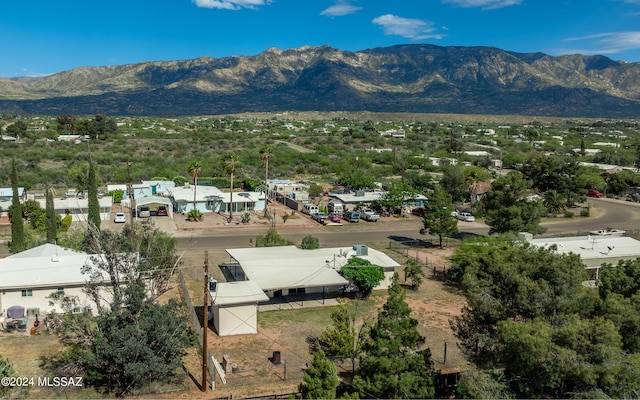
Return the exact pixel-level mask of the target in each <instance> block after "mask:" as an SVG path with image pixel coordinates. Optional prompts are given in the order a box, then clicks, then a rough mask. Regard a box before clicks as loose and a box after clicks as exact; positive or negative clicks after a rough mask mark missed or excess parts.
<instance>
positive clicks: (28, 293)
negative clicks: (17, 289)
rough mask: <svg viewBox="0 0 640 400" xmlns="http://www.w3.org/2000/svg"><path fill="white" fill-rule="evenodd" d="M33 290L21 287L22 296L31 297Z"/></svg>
mask: <svg viewBox="0 0 640 400" xmlns="http://www.w3.org/2000/svg"><path fill="white" fill-rule="evenodd" d="M32 296H33V291H32V290H31V289H22V297H32Z"/></svg>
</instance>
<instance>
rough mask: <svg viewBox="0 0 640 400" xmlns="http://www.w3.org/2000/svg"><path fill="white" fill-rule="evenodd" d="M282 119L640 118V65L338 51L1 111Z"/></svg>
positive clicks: (165, 72) (179, 72) (1, 104)
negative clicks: (346, 114)
mask: <svg viewBox="0 0 640 400" xmlns="http://www.w3.org/2000/svg"><path fill="white" fill-rule="evenodd" d="M276 111H370V112H411V113H453V114H519V115H531V116H554V117H588V118H635V117H638V116H640V63H628V62H621V61H614V60H611V59H609V58H607V57H604V56H582V55H565V56H550V55H546V54H543V53H516V52H511V51H505V50H501V49H497V48H493V47H454V46H451V47H441V46H434V45H427V44H412V45H397V46H392V47H384V48H375V49H368V50H363V51H356V52H351V51H342V50H339V49H335V48H332V47H329V46H319V47H310V46H305V47H301V48H297V49H288V50H279V49H274V48H272V49H268V50H266V51H264V52H262V53H260V54H258V55H256V56H234V57H225V58H219V59H216V58H211V57H202V58H196V59H192V60H180V61H158V62H144V63H138V64H129V65H121V66H106V67H80V68H76V69H73V70H70V71H65V72H60V73H56V74H53V75H49V76H44V77H20V78H11V79H0V112H2V113H27V114H50V115H59V114H79V115H89V114H98V113H105V114H107V115H121V116H125V115H149V116H151V115H165V116H170V115H171V116H184V115H217V114H233V113H241V112H276Z"/></svg>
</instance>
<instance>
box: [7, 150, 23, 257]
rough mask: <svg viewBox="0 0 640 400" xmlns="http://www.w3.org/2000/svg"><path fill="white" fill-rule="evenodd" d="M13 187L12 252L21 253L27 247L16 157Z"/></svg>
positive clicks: (12, 169) (12, 165) (12, 161)
mask: <svg viewBox="0 0 640 400" xmlns="http://www.w3.org/2000/svg"><path fill="white" fill-rule="evenodd" d="M11 189H12V190H13V198H12V199H11V214H10V217H11V252H12V253H19V252H21V251H23V250H25V248H26V244H25V237H24V220H23V219H22V204H21V203H20V195H19V193H18V171H17V169H16V159H15V158H13V159H11Z"/></svg>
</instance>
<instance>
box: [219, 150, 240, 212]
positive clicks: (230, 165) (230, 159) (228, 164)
mask: <svg viewBox="0 0 640 400" xmlns="http://www.w3.org/2000/svg"><path fill="white" fill-rule="evenodd" d="M239 163H240V161H239V160H238V157H237V156H236V155H235V153H229V154H227V156H226V158H224V159H223V161H222V169H224V171H225V172H226V173H227V174H229V176H230V177H231V200H230V202H229V221H231V219H233V174H234V173H235V172H236V170H237V169H238V164H239Z"/></svg>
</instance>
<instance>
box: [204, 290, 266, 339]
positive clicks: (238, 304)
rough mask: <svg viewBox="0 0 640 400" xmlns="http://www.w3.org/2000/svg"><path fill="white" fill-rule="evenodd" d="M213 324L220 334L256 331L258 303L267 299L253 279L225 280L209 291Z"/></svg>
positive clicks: (241, 333) (253, 332) (242, 333)
mask: <svg viewBox="0 0 640 400" xmlns="http://www.w3.org/2000/svg"><path fill="white" fill-rule="evenodd" d="M209 296H210V297H211V311H212V314H213V325H214V327H215V329H216V332H218V335H220V336H229V335H244V334H256V333H258V303H259V302H266V301H268V300H269V298H268V297H267V295H265V294H264V291H262V289H260V287H259V286H258V284H257V283H256V282H254V281H236V282H225V283H219V284H217V285H216V287H215V290H213V291H211V290H210V291H209Z"/></svg>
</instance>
